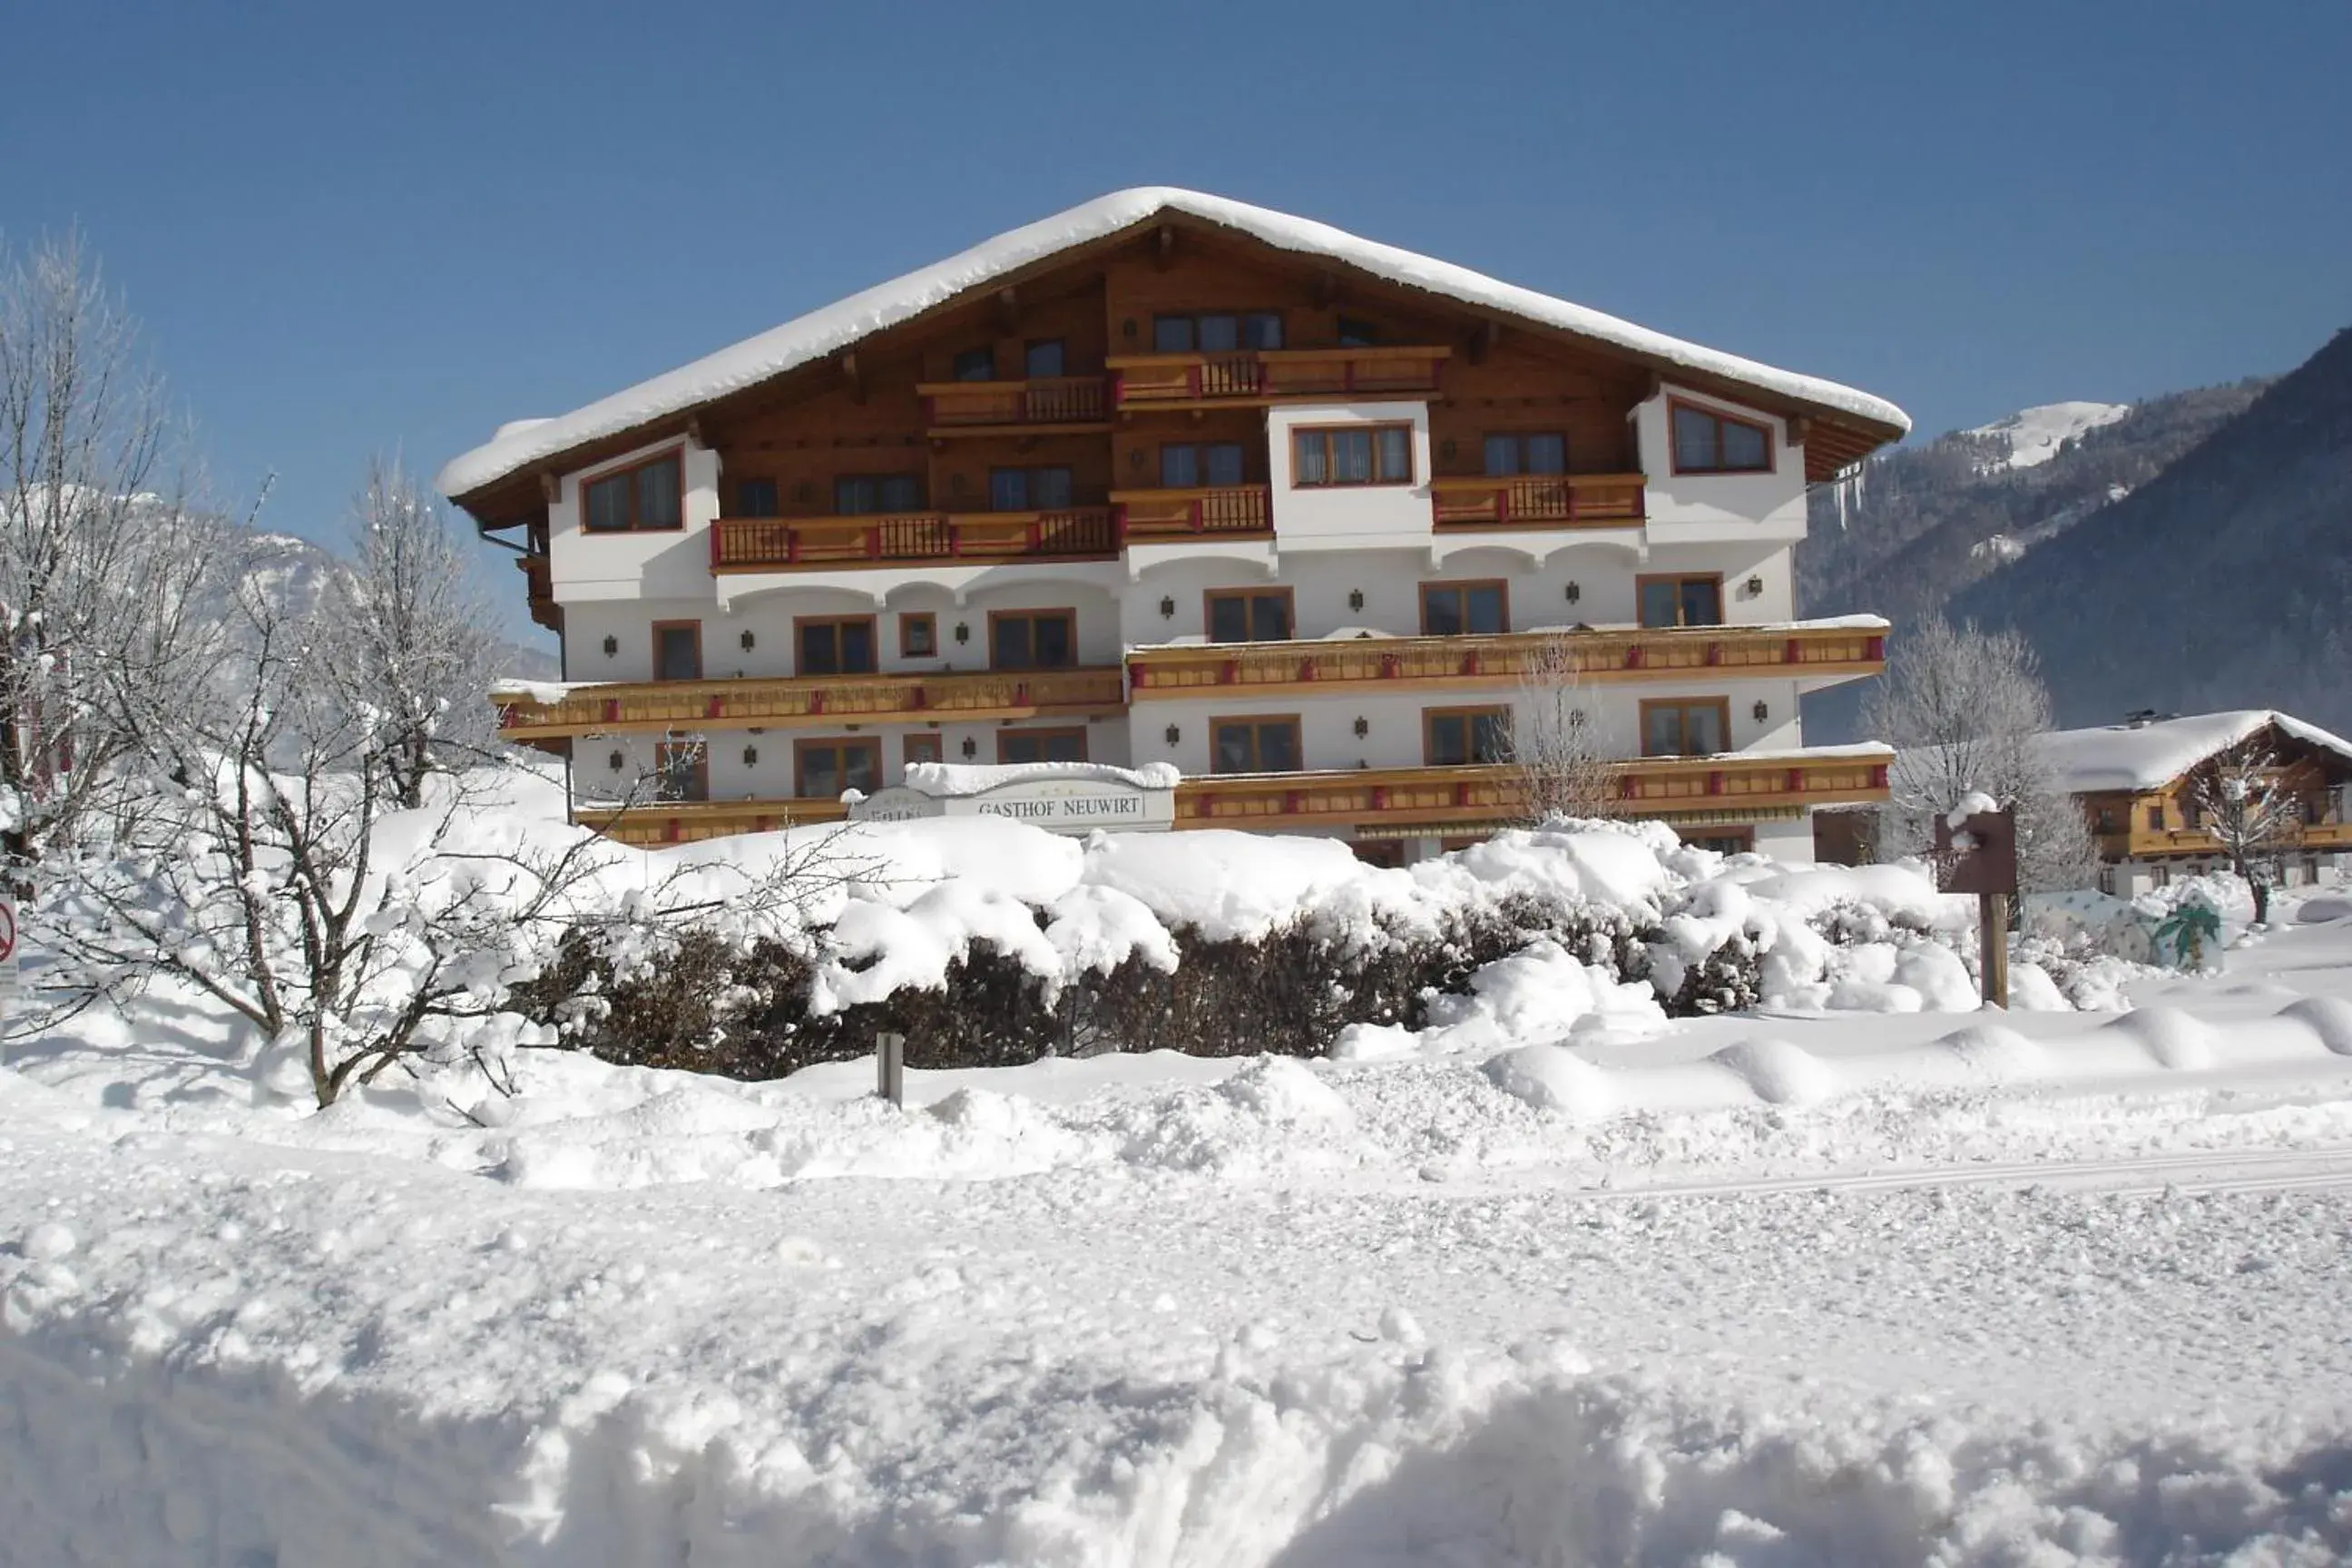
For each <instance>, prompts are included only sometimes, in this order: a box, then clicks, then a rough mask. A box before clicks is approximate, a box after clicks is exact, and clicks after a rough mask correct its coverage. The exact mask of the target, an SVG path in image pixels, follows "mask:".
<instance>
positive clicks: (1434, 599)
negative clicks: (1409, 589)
mask: <svg viewBox="0 0 2352 1568" xmlns="http://www.w3.org/2000/svg"><path fill="white" fill-rule="evenodd" d="M1510 629H1511V610H1510V594H1509V590H1508V589H1507V588H1506V587H1505V586H1504V585H1503V584H1500V583H1423V584H1422V585H1421V635H1422V636H1423V637H1463V636H1471V637H1491V636H1494V635H1496V633H1500V632H1507V631H1509V630H1510Z"/></svg>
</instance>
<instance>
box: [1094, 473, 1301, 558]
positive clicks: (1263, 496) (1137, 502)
mask: <svg viewBox="0 0 2352 1568" xmlns="http://www.w3.org/2000/svg"><path fill="white" fill-rule="evenodd" d="M1110 500H1111V505H1112V507H1113V508H1115V509H1116V510H1117V511H1118V532H1119V537H1120V538H1121V539H1122V540H1125V541H1128V542H1133V543H1139V544H1156V543H1163V542H1166V543H1173V542H1181V541H1183V540H1187V539H1198V538H1202V537H1213V538H1218V539H1246V538H1258V539H1265V538H1271V537H1272V536H1273V533H1274V497H1273V493H1272V492H1271V491H1270V490H1269V489H1267V487H1265V485H1233V486H1226V487H1222V488H1217V489H1181V490H1113V491H1112V492H1111V497H1110Z"/></svg>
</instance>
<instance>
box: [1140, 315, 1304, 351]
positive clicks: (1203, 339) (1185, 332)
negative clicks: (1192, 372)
mask: <svg viewBox="0 0 2352 1568" xmlns="http://www.w3.org/2000/svg"><path fill="white" fill-rule="evenodd" d="M1281 346H1282V312H1281V311H1279V310H1250V311H1244V312H1240V313H1236V312H1234V311H1229V310H1217V311H1207V312H1203V313H1202V314H1198V315H1183V316H1154V317H1152V318H1151V352H1152V353H1162V354H1189V353H1204V354H1224V353H1236V352H1238V351H1240V350H1242V349H1251V350H1255V349H1278V348H1280V347H1281Z"/></svg>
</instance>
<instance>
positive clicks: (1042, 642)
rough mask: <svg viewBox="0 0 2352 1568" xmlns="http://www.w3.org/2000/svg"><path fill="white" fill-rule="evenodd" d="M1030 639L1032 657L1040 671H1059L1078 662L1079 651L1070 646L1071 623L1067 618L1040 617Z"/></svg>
mask: <svg viewBox="0 0 2352 1568" xmlns="http://www.w3.org/2000/svg"><path fill="white" fill-rule="evenodd" d="M1029 639H1030V651H1031V654H1032V657H1034V658H1035V660H1036V663H1037V668H1040V669H1058V668H1063V667H1064V666H1066V665H1072V664H1076V662H1077V650H1076V648H1074V647H1071V646H1070V621H1069V617H1068V616H1039V617H1038V618H1037V621H1036V625H1035V628H1034V630H1032V631H1031V632H1030V634H1029Z"/></svg>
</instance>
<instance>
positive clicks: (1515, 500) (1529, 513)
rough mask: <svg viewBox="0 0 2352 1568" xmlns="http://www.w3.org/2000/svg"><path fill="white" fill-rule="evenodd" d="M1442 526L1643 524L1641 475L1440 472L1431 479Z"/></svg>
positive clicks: (1645, 484) (1437, 518)
mask: <svg viewBox="0 0 2352 1568" xmlns="http://www.w3.org/2000/svg"><path fill="white" fill-rule="evenodd" d="M1429 492H1430V507H1431V511H1432V515H1433V518H1434V520H1435V521H1436V524H1437V526H1438V527H1439V528H1440V529H1480V528H1622V527H1625V526H1626V525H1627V524H1629V523H1637V522H1640V521H1642V519H1643V516H1644V515H1645V512H1644V501H1645V498H1646V497H1647V495H1648V493H1649V480H1648V479H1646V478H1645V477H1643V475H1641V474H1519V475H1514V476H1509V477H1499V478H1498V477H1495V476H1491V475H1465V474H1440V475H1438V476H1437V477H1436V478H1434V479H1431V480H1430V481H1429Z"/></svg>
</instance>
